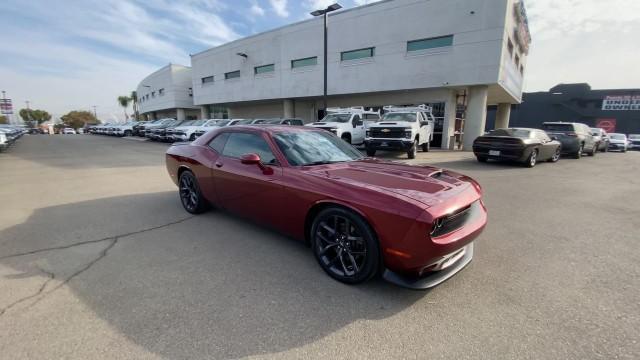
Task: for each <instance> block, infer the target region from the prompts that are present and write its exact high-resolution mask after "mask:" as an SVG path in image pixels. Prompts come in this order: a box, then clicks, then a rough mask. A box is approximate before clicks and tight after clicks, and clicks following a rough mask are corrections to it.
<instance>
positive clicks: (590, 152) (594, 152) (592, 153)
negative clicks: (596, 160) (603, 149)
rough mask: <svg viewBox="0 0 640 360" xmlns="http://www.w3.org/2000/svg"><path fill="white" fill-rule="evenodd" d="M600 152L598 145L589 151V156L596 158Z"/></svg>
mask: <svg viewBox="0 0 640 360" xmlns="http://www.w3.org/2000/svg"><path fill="white" fill-rule="evenodd" d="M597 152H598V145H597V144H596V145H593V148H592V149H591V151H589V156H596V153H597Z"/></svg>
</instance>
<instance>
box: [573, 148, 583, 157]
mask: <svg viewBox="0 0 640 360" xmlns="http://www.w3.org/2000/svg"><path fill="white" fill-rule="evenodd" d="M583 151H584V145H580V148H579V149H578V152H577V153H575V154H573V158H574V159H580V158H581V157H582V152H583Z"/></svg>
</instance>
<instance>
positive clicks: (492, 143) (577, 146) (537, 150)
mask: <svg viewBox="0 0 640 360" xmlns="http://www.w3.org/2000/svg"><path fill="white" fill-rule="evenodd" d="M634 148H635V149H640V135H639V134H631V135H629V137H627V136H626V135H625V134H619V133H610V134H609V133H607V132H606V131H605V130H603V129H599V128H590V127H589V126H587V125H585V124H581V123H570V122H545V123H543V124H542V129H529V128H508V129H496V130H491V131H489V132H488V133H487V134H485V135H484V136H480V137H478V138H477V139H476V140H475V141H474V143H473V152H474V154H475V156H476V158H477V159H478V161H480V162H487V161H488V160H508V161H514V162H519V163H522V164H524V165H525V166H527V167H534V166H535V165H536V164H537V163H538V162H540V161H550V162H557V161H558V160H560V157H561V156H562V155H566V156H571V157H573V158H574V159H580V158H581V157H582V155H583V154H585V153H586V154H587V155H589V156H595V155H596V154H597V153H598V152H607V151H609V150H616V151H620V152H627V150H628V149H634Z"/></svg>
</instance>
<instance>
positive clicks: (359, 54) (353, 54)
mask: <svg viewBox="0 0 640 360" xmlns="http://www.w3.org/2000/svg"><path fill="white" fill-rule="evenodd" d="M375 49H376V48H373V47H370V48H366V49H358V50H351V51H343V52H341V53H340V61H349V60H357V59H364V58H370V57H373V55H374V54H375Z"/></svg>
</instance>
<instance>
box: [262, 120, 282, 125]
mask: <svg viewBox="0 0 640 360" xmlns="http://www.w3.org/2000/svg"><path fill="white" fill-rule="evenodd" d="M281 122H282V120H281V119H269V120H264V121H263V122H262V124H280V123H281Z"/></svg>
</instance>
